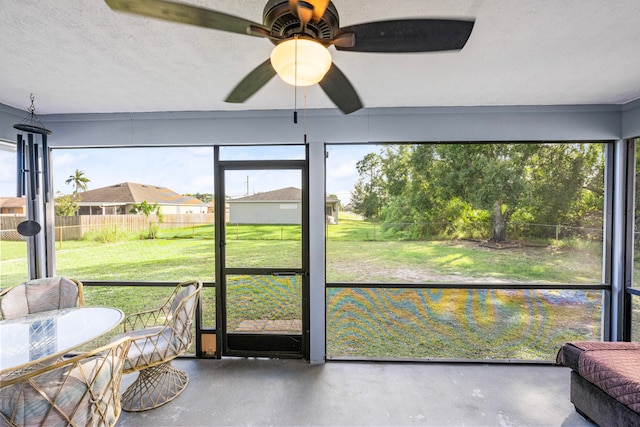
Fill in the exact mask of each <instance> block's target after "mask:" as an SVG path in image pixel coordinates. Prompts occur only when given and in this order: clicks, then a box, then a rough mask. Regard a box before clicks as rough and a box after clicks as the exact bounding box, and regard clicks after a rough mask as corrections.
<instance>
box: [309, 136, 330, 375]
mask: <svg viewBox="0 0 640 427" xmlns="http://www.w3.org/2000/svg"><path fill="white" fill-rule="evenodd" d="M324 175H325V146H324V144H323V143H321V142H310V143H309V176H310V177H312V178H311V179H309V259H310V261H309V262H310V264H309V306H310V307H309V308H310V312H309V316H310V318H309V329H310V333H309V337H310V348H309V353H310V354H309V360H310V362H311V363H324V362H325V356H326V344H325V343H326V330H325V318H326V314H325V313H326V286H325V285H326V280H325V258H326V255H325V254H326V252H325V233H326V226H325V200H326V196H325V188H324V185H325V184H324V181H325V177H324Z"/></svg>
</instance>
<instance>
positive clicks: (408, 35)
mask: <svg viewBox="0 0 640 427" xmlns="http://www.w3.org/2000/svg"><path fill="white" fill-rule="evenodd" d="M105 2H106V3H107V4H108V5H109V7H110V8H111V9H113V10H117V11H122V12H128V13H133V14H136V15H143V16H149V17H152V18H158V19H163V20H166V21H173V22H179V23H183V24H190V25H196V26H200V27H205V28H210V29H214V30H220V31H228V32H232V33H238V34H244V35H249V36H255V37H262V38H266V39H269V40H270V41H271V42H272V43H273V44H275V45H276V47H275V48H274V51H273V52H272V54H271V57H270V58H269V59H267V60H266V61H264V62H263V63H262V64H260V65H258V66H257V67H256V68H255V69H254V70H253V71H251V72H250V73H249V74H248V75H247V76H246V77H245V78H244V79H243V80H242V81H240V83H238V85H237V86H236V87H235V88H234V89H233V90H232V91H231V93H230V94H229V96H228V97H227V98H226V99H225V101H226V102H233V103H242V102H245V101H246V100H247V99H249V98H250V97H251V96H252V95H253V94H255V93H256V92H257V91H258V90H259V89H260V88H262V86H264V85H265V84H267V83H268V82H269V81H270V80H271V79H272V78H273V77H274V76H275V75H276V74H279V75H280V76H281V77H282V78H283V80H285V81H287V82H288V83H290V84H294V85H296V86H306V85H309V84H314V83H319V84H320V87H321V88H322V90H324V92H325V93H326V94H327V96H328V97H329V98H330V99H331V101H333V103H334V104H335V105H336V106H337V107H338V108H339V109H340V110H341V111H342V112H343V113H345V114H349V113H352V112H354V111H356V110H359V109H360V108H362V102H361V101H360V98H359V96H358V94H357V93H356V90H355V89H354V87H353V85H352V84H351V82H349V80H348V79H347V77H346V76H345V75H344V74H343V73H342V71H340V69H339V68H338V67H337V66H336V65H335V64H333V63H332V61H331V55H330V54H329V53H328V50H327V48H328V47H329V46H331V45H333V46H334V47H335V48H336V49H337V50H342V51H354V52H373V53H407V52H432V51H443V50H460V49H462V48H463V47H464V45H465V44H466V42H467V40H468V39H469V36H470V35H471V30H472V29H473V24H474V21H469V20H450V19H425V18H417V19H397V20H388V21H374V22H366V23H363V24H356V25H350V26H347V27H340V24H339V17H338V10H337V9H336V7H335V6H334V4H333V3H332V2H331V1H329V0H307V1H302V0H268V1H267V4H266V5H265V7H264V11H263V23H262V24H259V23H257V22H252V21H250V20H247V19H244V18H240V17H237V16H233V15H229V14H226V13H223V12H219V11H216V10H211V9H206V8H202V7H198V6H193V5H189V4H184V3H176V2H173V1H167V0H105ZM394 4H395V3H394ZM318 48H319V50H318ZM313 49H316V50H313ZM276 52H279V53H278V54H277V53H276ZM305 57H307V60H308V61H311V62H313V61H315V60H317V59H319V58H320V59H324V61H325V62H324V65H320V67H321V68H322V69H321V70H319V71H318V72H317V73H316V75H315V76H314V77H313V78H312V79H311V80H309V81H305V80H303V76H302V74H304V72H305V71H307V69H308V70H309V71H316V70H315V67H317V66H316V65H313V64H308V63H306V62H303V61H305ZM283 61H284V62H283ZM287 71H288V72H290V73H291V74H290V76H289V78H287V77H285V75H286V73H287ZM298 74H300V76H298Z"/></svg>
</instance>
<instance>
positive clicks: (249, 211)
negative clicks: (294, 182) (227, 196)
mask: <svg viewBox="0 0 640 427" xmlns="http://www.w3.org/2000/svg"><path fill="white" fill-rule="evenodd" d="M301 201H302V190H300V189H299V188H295V187H287V188H281V189H279V190H273V191H267V192H264V193H258V194H253V195H251V196H246V197H240V198H237V199H232V200H228V201H227V204H228V206H229V222H230V223H232V224H300V220H301V218H302V202H301ZM338 204H339V200H338V199H337V198H329V197H328V198H327V205H326V215H327V221H328V222H329V223H332V224H333V223H336V224H337V222H338ZM329 216H331V219H329Z"/></svg>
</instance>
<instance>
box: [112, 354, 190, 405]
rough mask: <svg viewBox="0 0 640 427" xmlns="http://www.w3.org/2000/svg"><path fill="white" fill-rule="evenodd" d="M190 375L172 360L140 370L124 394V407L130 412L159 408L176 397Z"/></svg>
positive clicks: (122, 401)
mask: <svg viewBox="0 0 640 427" xmlns="http://www.w3.org/2000/svg"><path fill="white" fill-rule="evenodd" d="M188 383H189V376H188V375H187V373H186V372H184V371H181V370H180V369H176V368H174V367H173V366H172V365H171V361H169V362H165V363H162V364H160V365H157V366H152V367H150V368H146V369H143V370H141V371H140V373H139V374H138V378H136V380H135V381H134V382H133V384H131V385H130V386H129V387H128V388H127V389H126V390H125V392H124V393H123V394H122V399H121V406H122V409H123V410H125V411H128V412H139V411H146V410H148V409H153V408H157V407H158V406H161V405H164V404H165V403H167V402H170V401H172V400H173V399H175V398H176V397H177V396H178V395H179V394H180V393H182V391H183V390H184V389H185V388H186V387H187V384H188Z"/></svg>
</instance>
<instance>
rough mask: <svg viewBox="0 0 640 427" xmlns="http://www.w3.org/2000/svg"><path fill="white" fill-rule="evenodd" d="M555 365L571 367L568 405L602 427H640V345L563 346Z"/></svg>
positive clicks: (626, 343)
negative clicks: (572, 405) (570, 404)
mask: <svg viewBox="0 0 640 427" xmlns="http://www.w3.org/2000/svg"><path fill="white" fill-rule="evenodd" d="M557 362H558V364H561V365H564V366H568V367H569V368H571V397H570V398H571V403H573V404H574V406H575V408H576V411H578V412H579V413H580V414H581V415H582V416H584V417H585V418H588V419H590V420H591V421H593V422H595V423H596V424H598V425H600V426H602V427H605V426H606V427H608V426H640V343H630V342H593V341H581V342H571V343H566V344H564V345H563V346H562V347H561V348H560V351H559V352H558V356H557Z"/></svg>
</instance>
